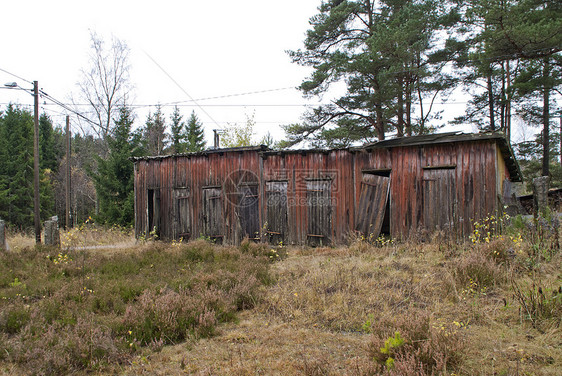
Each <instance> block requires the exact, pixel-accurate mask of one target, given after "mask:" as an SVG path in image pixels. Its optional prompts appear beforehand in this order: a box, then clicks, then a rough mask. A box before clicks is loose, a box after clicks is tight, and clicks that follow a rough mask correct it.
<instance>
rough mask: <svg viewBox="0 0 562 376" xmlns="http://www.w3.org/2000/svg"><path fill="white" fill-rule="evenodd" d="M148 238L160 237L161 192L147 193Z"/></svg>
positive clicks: (154, 190)
mask: <svg viewBox="0 0 562 376" xmlns="http://www.w3.org/2000/svg"><path fill="white" fill-rule="evenodd" d="M147 214H148V221H147V225H148V226H147V229H146V235H147V236H154V237H160V190H159V189H149V190H148V191H147Z"/></svg>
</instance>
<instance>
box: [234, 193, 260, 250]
mask: <svg viewBox="0 0 562 376" xmlns="http://www.w3.org/2000/svg"><path fill="white" fill-rule="evenodd" d="M238 193H239V200H238V208H237V212H238V218H239V220H240V227H241V228H242V237H248V238H249V239H251V240H260V213H259V197H258V185H257V184H241V185H239V186H238Z"/></svg>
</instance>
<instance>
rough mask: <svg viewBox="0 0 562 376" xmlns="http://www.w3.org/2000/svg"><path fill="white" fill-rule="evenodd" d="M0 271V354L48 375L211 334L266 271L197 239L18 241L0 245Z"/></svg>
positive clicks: (246, 301)
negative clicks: (118, 247)
mask: <svg viewBox="0 0 562 376" xmlns="http://www.w3.org/2000/svg"><path fill="white" fill-rule="evenodd" d="M0 271H2V272H4V271H5V272H6V274H2V279H1V280H0V352H1V353H2V358H3V359H4V360H6V361H8V362H13V363H18V364H20V365H21V367H23V369H25V370H26V371H28V372H29V373H31V374H53V375H54V374H68V373H75V372H79V371H84V370H85V371H92V370H98V369H99V370H103V369H105V368H107V367H109V368H111V367H113V366H114V365H115V364H116V363H120V362H123V361H125V360H126V359H128V357H129V356H130V355H131V353H132V352H135V351H139V349H140V347H143V346H147V347H148V348H150V349H152V350H153V351H159V350H160V349H162V347H163V346H164V345H166V344H170V343H176V342H179V341H182V340H184V339H185V338H187V337H190V338H201V337H209V336H212V335H214V334H215V332H216V327H217V325H218V324H220V323H223V322H228V321H232V320H234V319H235V318H236V313H237V311H239V310H242V309H247V308H251V307H253V306H254V305H255V304H256V302H257V301H258V300H259V298H260V294H261V289H260V286H261V285H263V284H264V283H270V282H271V280H272V277H271V276H270V273H269V260H268V259H267V257H265V256H259V255H255V256H254V255H253V254H252V253H251V252H250V253H242V252H241V251H240V250H239V249H237V248H234V247H231V248H226V247H217V246H213V245H210V244H208V243H206V242H195V243H193V244H173V245H167V244H165V243H158V244H146V245H142V246H140V247H139V248H137V249H133V250H127V251H126V252H120V253H110V254H105V255H104V254H103V253H101V252H86V251H58V250H54V249H52V248H45V247H37V248H33V249H31V248H30V249H22V250H20V251H18V253H15V252H11V253H2V254H0ZM142 351H144V350H142ZM2 358H0V359H2Z"/></svg>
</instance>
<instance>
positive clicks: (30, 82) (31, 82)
mask: <svg viewBox="0 0 562 376" xmlns="http://www.w3.org/2000/svg"><path fill="white" fill-rule="evenodd" d="M0 71H2V72H4V73H8V74H9V75H10V76H13V77H15V78H17V79H18V80H22V81H25V82H27V83H28V84H31V85H33V81H29V80H26V79H25V78H23V77H20V76H18V75H17V74H14V73H11V72H8V71H7V70H5V69H2V68H0Z"/></svg>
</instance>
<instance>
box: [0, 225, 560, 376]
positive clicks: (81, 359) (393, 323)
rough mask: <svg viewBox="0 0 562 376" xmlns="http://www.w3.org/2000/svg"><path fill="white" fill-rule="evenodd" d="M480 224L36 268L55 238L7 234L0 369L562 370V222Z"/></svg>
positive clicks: (0, 282)
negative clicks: (324, 244)
mask: <svg viewBox="0 0 562 376" xmlns="http://www.w3.org/2000/svg"><path fill="white" fill-rule="evenodd" d="M479 229H480V233H475V234H474V236H473V237H472V241H471V242H467V243H466V244H460V245H459V244H454V243H451V242H448V241H446V240H443V239H440V238H438V237H436V238H435V239H434V240H433V241H431V242H426V243H423V242H409V243H387V242H385V244H381V243H380V242H379V243H377V242H375V243H374V244H373V243H368V242H366V241H363V240H361V239H357V240H355V241H354V242H353V243H351V244H350V245H349V246H348V247H339V248H316V249H312V248H310V249H308V248H289V249H286V248H280V247H276V248H275V249H272V248H271V247H269V246H266V245H255V244H251V243H244V244H243V245H242V246H240V247H236V248H234V247H218V246H213V245H210V244H208V243H205V242H203V241H197V242H195V243H188V244H186V245H184V244H161V243H157V244H153V243H150V242H149V243H145V244H138V245H135V246H133V247H130V248H127V249H123V250H103V249H95V250H88V251H72V252H71V251H69V256H68V257H69V259H72V260H71V261H67V264H64V254H63V255H62V257H63V259H61V260H59V264H55V263H54V262H53V261H52V260H48V262H46V264H41V265H34V266H31V265H30V264H32V263H33V262H32V261H31V260H33V259H35V258H37V257H39V256H40V255H41V254H42V253H45V252H48V250H44V249H43V250H39V251H31V250H30V249H29V247H27V246H23V248H18V247H13V249H15V250H13V252H12V254H11V255H2V256H1V258H0V268H1V270H0V272H1V273H2V276H0V308H1V311H0V374H6V375H19V374H60V373H61V372H62V373H73V374H81V373H90V374H91V373H93V374H125V375H139V374H144V375H184V374H194V375H255V374H261V375H377V374H387V375H431V374H434V375H559V374H560V370H561V369H562V291H561V286H562V253H561V252H559V238H558V236H559V235H558V234H559V226H558V224H557V223H556V221H542V222H541V221H539V222H537V223H527V224H525V223H523V222H520V223H517V221H515V224H514V225H512V226H511V227H510V228H508V229H504V231H503V232H502V234H494V233H493V232H490V233H489V234H488V230H489V229H488V228H486V227H480V228H479ZM82 231H87V229H86V230H84V229H83V230H82ZM88 236H90V235H88ZM92 236H93V235H92ZM104 238H107V236H104ZM12 240H14V239H12ZM89 245H94V244H89ZM33 252H36V253H33ZM73 252H74V253H73ZM14 253H15V254H16V255H18V257H17V258H18V259H19V260H27V261H26V262H20V263H18V262H17V261H15V260H14V257H15V256H14ZM78 255H81V256H80V257H82V259H83V260H81V261H80V262H81V264H76V262H77V260H78V259H79V257H78ZM43 258H45V259H46V260H47V258H46V257H44V256H43ZM55 260H57V259H55ZM38 264H40V263H38ZM6 265H7V266H6ZM71 265H72V266H78V267H81V268H82V269H81V270H78V269H76V271H75V272H71V269H72V268H69V267H70V266H71ZM15 267H19V268H21V270H20V271H17V270H15V269H14V268H15ZM33 270H35V272H34V273H32V271H33ZM38 270H40V271H41V273H38V272H37V271H38ZM61 272H65V273H68V274H69V275H68V276H65V275H62V276H60V277H57V276H59V275H60V273H61ZM10 273H11V274H10ZM6 274H10V275H9V276H7V277H4V275H6ZM33 274H42V275H43V276H44V278H45V279H43V280H42V281H43V282H42V284H41V285H40V286H41V287H39V286H37V285H36V283H38V282H34V278H39V277H34V276H33ZM88 277H89V279H88ZM16 278H17V279H16ZM88 281H93V282H91V284H89V285H88V286H86V288H87V290H86V293H85V294H82V295H80V294H73V293H65V294H62V293H61V292H60V290H61V289H65V290H67V291H68V290H73V289H76V290H80V288H82V287H81V286H82V284H83V283H84V282H85V283H86V284H87V283H88ZM22 285H23V286H25V289H22ZM40 289H43V290H41V294H42V295H41V296H38V295H37V292H38V291H39V290H40ZM90 290H91V292H90ZM18 291H19V292H18ZM18 294H20V295H18ZM26 294H27V295H26ZM34 294H35V295H34ZM22 296H23V297H22ZM30 296H33V298H30ZM194 296H195V297H196V299H194V298H193V297H194ZM25 297H27V298H25ZM55 303H56V304H58V306H57V305H56V304H55ZM53 305H55V307H58V309H59V310H61V309H62V311H63V313H62V314H61V313H60V312H59V311H56V310H55V312H53V311H52V309H51V310H49V307H51V306H53ZM154 306H157V307H160V308H158V309H155V308H154ZM186 306H187V307H189V308H185V307H186ZM10 312H15V313H18V312H19V313H23V316H26V315H27V316H26V317H30V319H29V320H27V321H26V320H19V321H18V320H15V319H14V316H13V315H12V316H10ZM16 317H17V316H16ZM46 317H47V318H46ZM48 317H50V318H51V321H49V319H48ZM80 317H87V318H88V320H82V319H79V318H80ZM182 317H190V318H191V320H187V321H186V320H184V319H182ZM31 318H33V319H37V320H43V321H42V322H43V324H44V325H46V326H47V329H45V331H42V330H43V329H40V328H38V327H37V326H36V325H35V326H34V324H33V320H32V319H31ZM10 320H11V321H10ZM178 322H182V323H183V324H181V325H180V324H178ZM33 331H36V332H37V333H38V334H41V335H42V336H43V339H42V340H40V339H39V338H36V337H34V334H33ZM56 336H58V338H62V339H59V340H56V339H55V338H57V337H56ZM77 336H82V337H88V336H90V337H91V340H88V339H84V340H83V341H79V340H78V338H77ZM94 337H95V338H94ZM45 338H47V339H45ZM82 342H83V343H82ZM100 343H105V345H103V346H101V345H99V344H100ZM30 345H31V346H38V347H41V348H40V349H39V350H37V349H36V351H34V352H30V351H29V350H26V346H30ZM45 362H49V363H48V364H50V365H51V366H46V364H45ZM53 363H54V364H57V365H58V368H56V367H52V364H53Z"/></svg>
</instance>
